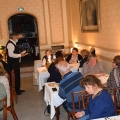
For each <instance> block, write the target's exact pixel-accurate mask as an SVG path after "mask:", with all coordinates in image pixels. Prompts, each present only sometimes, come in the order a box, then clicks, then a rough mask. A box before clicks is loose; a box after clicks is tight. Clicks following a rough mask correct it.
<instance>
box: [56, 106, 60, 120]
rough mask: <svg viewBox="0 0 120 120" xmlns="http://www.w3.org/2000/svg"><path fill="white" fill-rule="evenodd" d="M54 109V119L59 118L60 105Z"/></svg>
mask: <svg viewBox="0 0 120 120" xmlns="http://www.w3.org/2000/svg"><path fill="white" fill-rule="evenodd" d="M55 111H56V120H59V114H60V107H59V106H58V107H56V108H55Z"/></svg>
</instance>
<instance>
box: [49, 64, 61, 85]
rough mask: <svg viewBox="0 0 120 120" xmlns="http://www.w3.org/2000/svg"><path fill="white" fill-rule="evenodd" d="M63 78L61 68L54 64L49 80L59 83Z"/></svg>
mask: <svg viewBox="0 0 120 120" xmlns="http://www.w3.org/2000/svg"><path fill="white" fill-rule="evenodd" d="M61 80H62V76H61V74H60V72H59V70H58V69H57V68H56V67H55V65H53V66H52V68H51V70H50V77H49V78H48V80H47V82H56V83H59V82H60V81H61Z"/></svg>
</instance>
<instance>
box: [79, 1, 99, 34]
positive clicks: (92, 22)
mask: <svg viewBox="0 0 120 120" xmlns="http://www.w3.org/2000/svg"><path fill="white" fill-rule="evenodd" d="M79 8H80V17H81V19H80V22H81V31H82V32H99V31H100V0H79Z"/></svg>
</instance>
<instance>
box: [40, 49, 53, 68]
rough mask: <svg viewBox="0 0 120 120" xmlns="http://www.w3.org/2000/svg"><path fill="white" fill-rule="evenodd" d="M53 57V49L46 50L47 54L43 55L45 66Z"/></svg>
mask: <svg viewBox="0 0 120 120" xmlns="http://www.w3.org/2000/svg"><path fill="white" fill-rule="evenodd" d="M52 59H53V55H52V54H51V50H46V51H45V56H44V57H43V59H42V61H43V66H45V65H46V64H47V62H49V63H51V62H52Z"/></svg>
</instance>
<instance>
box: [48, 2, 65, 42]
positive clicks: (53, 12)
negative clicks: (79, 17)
mask: <svg viewBox="0 0 120 120" xmlns="http://www.w3.org/2000/svg"><path fill="white" fill-rule="evenodd" d="M48 1H49V16H50V29H51V43H52V44H56V43H63V42H64V31H63V17H62V3H61V0H48Z"/></svg>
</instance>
